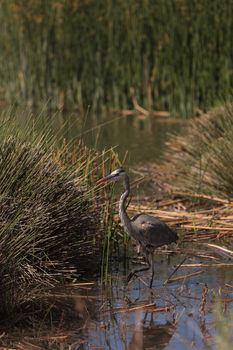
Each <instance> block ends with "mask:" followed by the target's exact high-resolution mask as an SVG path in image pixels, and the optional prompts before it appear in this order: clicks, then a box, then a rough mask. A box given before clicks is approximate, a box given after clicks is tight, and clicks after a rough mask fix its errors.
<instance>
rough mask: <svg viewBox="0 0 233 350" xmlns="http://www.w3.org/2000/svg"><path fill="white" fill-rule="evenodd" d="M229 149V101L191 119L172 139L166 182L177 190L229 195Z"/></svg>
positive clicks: (232, 185)
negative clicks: (180, 133)
mask: <svg viewBox="0 0 233 350" xmlns="http://www.w3.org/2000/svg"><path fill="white" fill-rule="evenodd" d="M232 150H233V103H228V104H226V105H225V106H223V107H219V108H216V109H213V110H211V111H210V112H209V113H206V114H203V115H202V116H201V117H199V118H196V119H194V120H192V121H191V123H190V124H189V125H188V127H187V128H186V129H185V131H184V133H183V135H182V136H176V137H174V138H173V139H172V140H171V142H170V146H169V148H168V152H167V154H166V156H165V160H166V161H167V162H169V166H170V167H171V168H170V170H169V175H168V182H169V183H170V184H171V185H172V188H173V189H174V188H175V189H176V190H178V191H180V190H182V191H184V190H185V191H189V192H190V191H191V192H194V193H199V194H207V195H215V196H219V197H232V196H233V162H232V156H233V151H232ZM171 174H172V175H171Z"/></svg>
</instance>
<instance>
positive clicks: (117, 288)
mask: <svg viewBox="0 0 233 350" xmlns="http://www.w3.org/2000/svg"><path fill="white" fill-rule="evenodd" d="M183 258H184V256H183V255H177V256H170V257H168V256H167V255H166V254H160V255H156V256H155V262H154V263H155V266H156V275H155V279H154V283H153V287H152V289H150V288H149V287H148V284H149V281H150V272H149V271H148V272H146V273H142V274H141V275H139V276H138V277H135V278H134V279H133V280H132V281H131V282H130V283H129V284H128V285H127V284H126V276H127V274H128V273H129V271H131V269H132V268H134V267H135V266H136V265H135V264H136V263H137V264H139V261H138V260H136V261H135V259H133V258H130V259H129V258H127V259H125V258H122V259H119V257H115V258H112V260H111V264H110V267H111V271H110V272H111V275H109V276H111V278H110V280H109V284H108V285H105V286H104V285H103V284H101V280H100V278H97V279H96V280H93V279H92V280H89V283H90V284H88V281H86V282H84V283H83V285H79V286H77V287H75V285H74V284H73V287H69V288H63V289H61V290H60V291H58V292H57V293H56V295H57V296H58V295H59V294H60V296H61V301H62V303H63V305H64V306H65V305H67V304H68V305H70V309H71V310H72V317H71V318H70V320H69V324H67V321H66V320H63V321H62V320H61V322H60V325H59V327H57V328H54V327H52V325H51V329H49V328H48V329H47V331H46V330H44V327H41V330H39V331H38V329H36V330H34V335H33V336H32V334H31V335H30V334H27V332H26V333H25V336H24V337H23V338H21V339H20V344H21V346H22V347H21V348H23V349H33V347H31V348H30V347H26V345H27V346H28V345H31V346H39V348H36V349H59V350H68V349H69V350H74V349H87V350H88V349H112V350H115V349H122V350H123V349H127V350H142V349H148V350H149V349H166V350H187V349H213V348H214V340H213V336H214V334H215V329H214V325H213V315H212V307H213V303H212V302H213V298H214V297H216V296H217V295H219V291H220V290H221V298H222V299H224V300H225V307H226V308H229V307H231V306H232V302H233V288H228V287H227V286H226V284H227V283H229V284H231V282H232V278H233V269H232V267H231V268H230V267H227V268H226V267H225V268H221V267H218V268H216V267H213V268H211V267H197V268H196V267H195V268H190V267H181V268H180V269H179V270H178V271H177V272H176V273H175V274H174V276H172V277H177V276H181V275H186V274H190V273H191V272H198V271H202V273H201V274H199V275H197V276H193V277H190V278H186V279H184V280H179V281H176V282H173V283H168V284H166V285H163V283H164V282H165V281H166V280H167V278H168V277H169V276H170V275H171V273H172V272H173V271H174V266H175V265H179V264H180V262H181V261H182V260H183ZM200 262H201V260H200V259H199V258H196V257H193V258H188V259H187V260H186V262H185V263H200ZM202 262H205V263H206V262H207V261H206V260H205V261H203V260H202ZM205 288H207V289H205ZM205 290H206V300H205V301H204V302H203V293H204V291H205ZM63 300H64V301H63Z"/></svg>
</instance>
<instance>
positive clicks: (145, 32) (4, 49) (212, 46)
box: [0, 0, 233, 115]
mask: <svg viewBox="0 0 233 350" xmlns="http://www.w3.org/2000/svg"><path fill="white" fill-rule="evenodd" d="M232 18H233V16H232V1H230V0H227V1H224V3H222V1H219V0H201V1H196V0H193V1H189V0H179V1H164V0H157V1H148V0H143V1H140V2H137V1H134V0H128V1H125V0H118V1H108V0H100V1H95V0H90V1H87V0H84V1H66V0H49V1H43V0H38V1H33V0H30V1H29V0H27V1H26V0H1V1H0V21H1V28H2V30H1V32H0V47H1V50H0V74H1V80H0V98H1V100H3V101H7V102H10V103H12V102H17V103H20V104H21V103H29V104H39V103H41V102H43V103H44V102H45V101H48V100H49V101H50V102H51V106H52V107H55V108H56V107H64V106H65V107H78V108H79V109H80V110H86V108H87V105H89V104H91V105H92V109H93V110H95V109H96V108H98V107H100V106H101V107H103V106H110V107H126V106H127V107H130V106H131V105H132V97H133V96H134V97H136V99H137V101H138V103H139V104H140V105H142V106H143V107H145V108H147V109H156V110H161V109H162V110H171V111H175V112H178V113H179V114H182V115H191V114H192V112H193V109H194V107H200V108H209V107H210V106H213V104H214V103H216V101H217V100H218V99H219V98H221V97H223V96H224V97H225V98H227V96H228V95H229V92H230V89H231V88H232V84H233V79H232V70H233V63H232V56H233V42H232V40H233V39H232V25H233V21H232Z"/></svg>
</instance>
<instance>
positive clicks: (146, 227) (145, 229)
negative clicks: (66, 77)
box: [134, 214, 178, 247]
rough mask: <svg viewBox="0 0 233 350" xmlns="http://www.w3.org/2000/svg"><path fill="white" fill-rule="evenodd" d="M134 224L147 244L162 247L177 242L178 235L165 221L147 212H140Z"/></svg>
mask: <svg viewBox="0 0 233 350" xmlns="http://www.w3.org/2000/svg"><path fill="white" fill-rule="evenodd" d="M134 225H135V227H136V228H137V229H138V231H139V234H140V236H141V242H142V244H145V245H152V246H154V247H161V246H163V245H166V244H170V243H172V242H176V240H177V239H178V236H177V234H176V232H175V231H173V230H172V229H171V228H170V227H169V226H168V225H167V224H166V223H165V222H163V221H161V220H159V219H158V218H155V217H154V216H150V215H147V214H141V215H140V214H139V215H137V216H136V218H135V219H134Z"/></svg>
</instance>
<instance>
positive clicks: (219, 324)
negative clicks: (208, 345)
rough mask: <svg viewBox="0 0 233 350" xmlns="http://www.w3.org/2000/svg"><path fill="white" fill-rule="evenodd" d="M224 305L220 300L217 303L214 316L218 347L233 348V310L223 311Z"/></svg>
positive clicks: (221, 349)
mask: <svg viewBox="0 0 233 350" xmlns="http://www.w3.org/2000/svg"><path fill="white" fill-rule="evenodd" d="M223 307H224V306H223V305H222V304H221V303H220V302H218V303H216V304H215V308H214V316H215V323H216V335H215V342H216V349H219V350H225V349H227V350H232V349H233V332H232V331H233V312H232V310H227V311H226V310H225V312H224V311H223Z"/></svg>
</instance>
